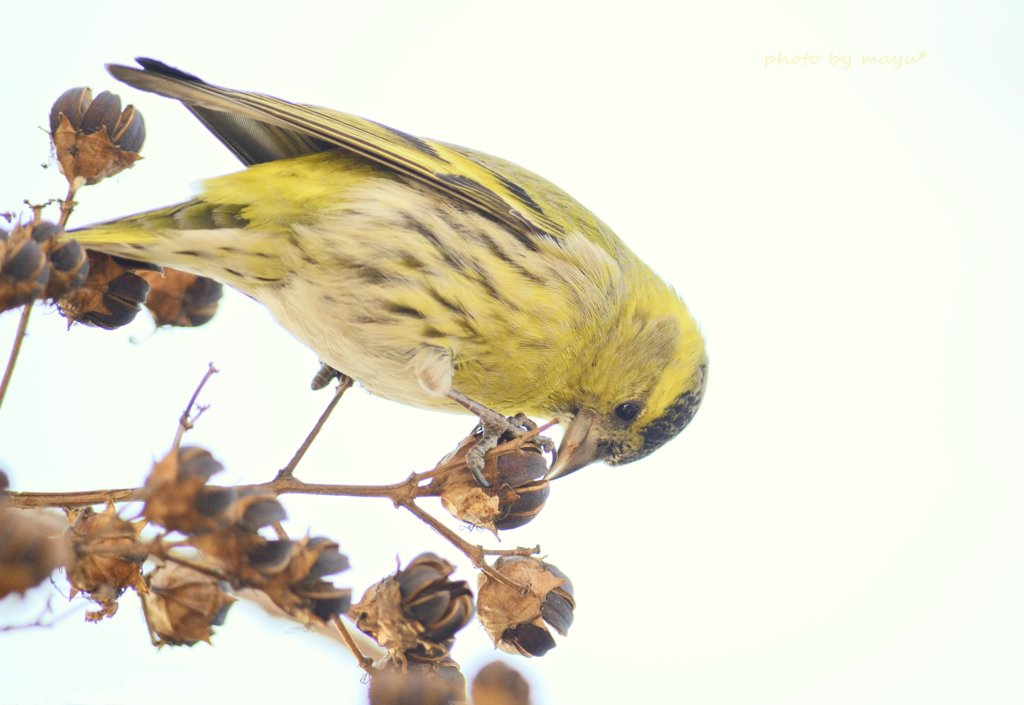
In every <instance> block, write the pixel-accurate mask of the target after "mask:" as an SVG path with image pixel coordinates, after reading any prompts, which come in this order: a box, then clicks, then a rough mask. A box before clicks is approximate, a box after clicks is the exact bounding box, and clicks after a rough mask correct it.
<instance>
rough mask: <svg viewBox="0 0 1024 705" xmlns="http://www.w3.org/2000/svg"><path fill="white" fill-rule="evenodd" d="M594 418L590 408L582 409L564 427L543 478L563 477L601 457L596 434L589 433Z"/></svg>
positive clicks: (594, 412) (594, 414)
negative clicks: (555, 451)
mask: <svg viewBox="0 0 1024 705" xmlns="http://www.w3.org/2000/svg"><path fill="white" fill-rule="evenodd" d="M596 420H597V412H596V411H591V410H590V409H582V410H580V412H579V413H577V414H576V416H575V418H573V420H572V422H571V423H570V424H569V427H568V428H567V429H565V436H563V437H562V445H560V446H559V447H558V454H557V455H556V456H555V462H554V464H553V465H552V466H551V469H550V470H548V474H547V475H545V476H544V479H546V480H554V479H556V478H559V477H563V476H565V475H568V474H569V473H571V472H576V471H577V470H579V469H580V468H582V467H585V466H587V465H590V464H591V463H592V462H594V461H596V460H600V459H601V456H600V454H599V453H598V447H597V434H596V433H591V430H592V429H593V428H594V422H595V421H596Z"/></svg>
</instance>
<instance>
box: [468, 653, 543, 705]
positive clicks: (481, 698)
mask: <svg viewBox="0 0 1024 705" xmlns="http://www.w3.org/2000/svg"><path fill="white" fill-rule="evenodd" d="M469 690H470V693H471V694H472V697H473V705H530V684H529V683H527V681H526V679H525V678H523V674H521V673H520V672H519V671H517V670H516V669H514V668H512V667H511V666H509V665H508V664H506V663H504V662H503V661H491V662H490V663H489V664H487V665H486V666H484V667H483V668H481V669H480V670H479V671H478V672H477V674H476V676H475V677H474V678H473V684H472V685H471V686H470V688H469Z"/></svg>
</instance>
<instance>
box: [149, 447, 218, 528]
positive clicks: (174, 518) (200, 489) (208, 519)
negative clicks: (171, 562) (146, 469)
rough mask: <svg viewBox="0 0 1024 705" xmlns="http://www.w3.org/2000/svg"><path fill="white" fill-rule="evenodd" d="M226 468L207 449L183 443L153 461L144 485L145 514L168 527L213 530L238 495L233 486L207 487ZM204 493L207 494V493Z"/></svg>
mask: <svg viewBox="0 0 1024 705" xmlns="http://www.w3.org/2000/svg"><path fill="white" fill-rule="evenodd" d="M223 469H224V466H222V465H221V464H220V463H219V462H217V461H216V460H215V459H214V457H213V456H212V455H211V454H210V453H209V452H208V451H206V450H203V449H202V448H193V447H189V446H183V447H180V448H178V449H177V450H174V451H172V452H171V453H169V454H168V455H167V456H165V457H164V458H163V459H161V460H159V461H158V462H156V463H155V464H154V465H153V469H152V470H151V471H150V473H149V476H148V477H147V478H146V483H145V487H144V490H145V492H144V499H145V504H144V505H143V507H142V516H144V517H146V519H147V520H148V521H150V522H152V523H154V524H157V525H159V526H162V527H164V528H165V529H167V530H169V531H180V532H182V533H185V534H193V533H200V532H203V531H212V530H213V529H216V528H218V527H220V526H223V525H224V524H225V522H224V521H221V520H220V519H219V516H220V514H221V513H223V512H224V511H225V510H226V509H227V507H228V505H229V504H230V503H231V502H232V501H234V499H235V497H236V496H237V495H236V493H235V492H234V490H231V489H230V488H223V489H224V490H227V491H226V492H225V491H222V488H207V487H206V483H207V481H208V480H209V479H210V478H211V477H212V476H213V475H214V474H216V473H218V472H220V471H221V470H223ZM204 495H207V496H205V497H204Z"/></svg>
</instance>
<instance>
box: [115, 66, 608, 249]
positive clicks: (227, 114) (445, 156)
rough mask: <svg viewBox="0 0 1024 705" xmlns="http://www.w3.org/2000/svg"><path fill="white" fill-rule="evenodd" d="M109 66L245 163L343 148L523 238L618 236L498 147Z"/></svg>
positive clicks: (166, 71) (186, 78)
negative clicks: (179, 110) (484, 148)
mask: <svg viewBox="0 0 1024 705" xmlns="http://www.w3.org/2000/svg"><path fill="white" fill-rule="evenodd" d="M138 61H139V63H140V65H141V66H142V68H141V69H139V68H135V67H130V66H119V65H110V66H108V67H107V68H108V70H109V71H110V73H111V74H112V75H113V76H114V77H115V78H117V79H118V80H120V81H123V82H125V83H127V84H129V85H131V86H133V87H135V88H138V89H141V90H144V91H150V92H153V93H158V94H160V95H163V96H167V97H169V98H174V99H176V100H179V101H181V102H182V103H184V104H185V106H186V107H188V109H189V110H191V111H192V112H193V113H194V114H195V115H196V117H198V118H199V120H200V121H202V123H203V124H204V125H206V127H207V128H209V129H210V131H211V132H213V134H214V135H216V136H217V138H218V139H220V140H221V142H223V143H224V144H225V145H227V147H228V148H229V149H230V150H231V151H232V152H234V153H235V155H236V156H238V158H239V159H241V160H242V162H244V163H245V164H246V165H252V164H258V163H261V162H267V161H274V160H278V159H287V158H290V157H297V156H302V155H306V154H313V153H315V152H321V151H324V150H327V149H338V148H340V149H343V150H346V151H349V152H352V153H354V154H358V155H359V156H361V157H364V158H366V159H368V160H370V161H373V162H375V163H377V164H381V165H383V166H385V167H387V168H389V169H392V170H394V171H396V172H398V173H400V174H403V175H405V176H407V177H410V178H412V179H415V180H417V181H419V182H421V183H423V184H426V185H428V186H430V187H431V188H435V189H437V190H438V191H441V192H442V193H444V194H446V195H448V196H450V197H452V198H454V199H457V200H459V201H462V202H463V203H465V204H466V205H468V206H470V207H473V208H475V209H477V210H479V211H480V212H482V213H484V214H485V215H487V216H488V217H490V218H493V219H494V220H497V221H498V222H500V223H501V224H503V225H504V226H505V227H507V228H508V229H509V230H510V231H511V232H512V233H514V234H515V235H516V236H517V237H518V238H519V239H520V240H522V241H523V242H524V243H527V244H529V243H535V241H536V239H537V238H544V239H549V240H552V241H555V242H558V241H560V240H561V239H562V238H563V237H564V236H565V235H566V233H567V232H577V233H579V232H581V231H582V233H583V234H585V235H586V236H587V237H588V238H590V239H593V240H595V241H597V242H598V243H599V244H600V245H601V246H603V247H604V248H605V249H606V250H608V251H609V253H610V254H613V255H614V254H616V253H615V252H613V250H614V249H616V243H617V240H616V239H615V236H614V235H612V234H611V231H610V230H608V228H607V226H605V225H604V224H603V223H601V222H600V221H599V220H598V219H597V218H596V217H595V216H594V215H593V214H591V213H590V212H589V211H587V210H586V209H585V208H583V206H581V205H580V204H579V203H577V202H576V201H575V200H574V199H573V198H572V197H571V196H569V195H568V194H566V193H565V192H564V191H562V190H561V189H559V188H558V187H557V186H555V185H553V184H551V183H550V182H548V181H547V180H545V179H543V178H541V177H540V176H537V175H536V174H534V173H532V172H530V171H528V170H526V169H523V168H522V167H519V166H516V165H515V164H511V163H510V162H506V161H504V160H502V159H498V158H497V157H491V156H489V155H486V154H481V153H479V152H474V151H472V150H469V149H465V148H462V147H456V146H454V145H448V144H444V143H442V142H436V141H433V140H428V139H423V138H420V137H416V136H414V135H410V134H407V133H405V132H402V131H401V130H396V129H393V128H390V127H387V126H385V125H381V124H379V123H376V122H373V121H372V120H366V119H364V118H360V117H356V116H354V115H348V114H346V113H341V112H337V111H334V110H329V109H326V108H318V107H315V106H310V105H301V104H296V103H289V102H287V101H284V100H280V99H278V98H273V97H271V96H266V95H262V94H259V93H249V92H245V91H236V90H232V89H228V88H221V87H219V86H214V85H211V84H209V83H206V82H205V81H203V80H201V79H199V78H197V77H196V76H193V75H191V74H188V73H185V72H184V71H180V70H178V69H175V68H172V67H170V66H167V65H166V64H164V63H161V62H159V61H155V60H153V59H142V58H140V59H138Z"/></svg>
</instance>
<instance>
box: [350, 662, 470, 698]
mask: <svg viewBox="0 0 1024 705" xmlns="http://www.w3.org/2000/svg"><path fill="white" fill-rule="evenodd" d="M465 702H466V679H465V677H464V676H463V675H462V672H461V671H460V670H459V664H457V663H455V662H454V661H452V660H451V659H445V660H443V661H434V662H429V663H418V662H412V663H402V662H399V661H396V660H388V661H387V662H386V663H384V664H383V665H382V666H380V667H379V668H377V669H376V670H375V671H374V673H373V675H372V677H371V678H370V705H457V704H459V703H462V704H464V703H465Z"/></svg>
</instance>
